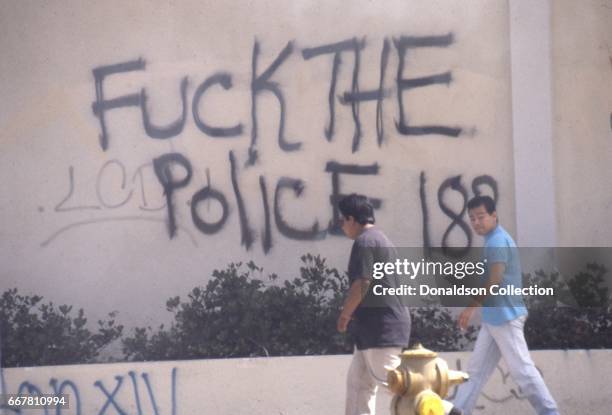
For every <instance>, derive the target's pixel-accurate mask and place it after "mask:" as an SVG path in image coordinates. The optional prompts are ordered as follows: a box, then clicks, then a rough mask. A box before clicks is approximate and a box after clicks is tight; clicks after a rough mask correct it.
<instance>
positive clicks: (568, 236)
mask: <svg viewBox="0 0 612 415" xmlns="http://www.w3.org/2000/svg"><path fill="white" fill-rule="evenodd" d="M551 3H552V17H551V21H552V34H553V35H552V36H553V42H552V52H551V55H552V75H553V98H554V154H555V186H556V188H557V192H556V202H557V203H556V205H557V215H558V216H557V218H558V224H559V240H558V245H560V246H611V245H612V224H611V223H610V220H609V217H610V212H612V192H610V189H611V188H612V163H610V160H612V2H610V1H581V2H576V1H571V0H560V1H553V2H551Z"/></svg>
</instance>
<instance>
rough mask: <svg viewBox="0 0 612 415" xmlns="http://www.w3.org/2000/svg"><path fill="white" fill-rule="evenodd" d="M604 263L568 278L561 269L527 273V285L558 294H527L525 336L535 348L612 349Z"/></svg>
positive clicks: (611, 318)
mask: <svg viewBox="0 0 612 415" xmlns="http://www.w3.org/2000/svg"><path fill="white" fill-rule="evenodd" d="M607 272H608V270H607V269H606V267H605V266H603V265H598V264H587V267H586V270H585V271H582V272H579V273H578V274H576V275H574V276H573V277H572V278H570V279H569V280H568V281H564V280H563V278H562V277H561V276H560V275H559V273H557V272H553V273H550V274H546V273H545V272H543V271H538V272H536V273H535V274H534V275H531V274H526V275H524V279H525V284H524V286H529V285H535V284H537V285H538V286H540V287H545V288H548V287H550V288H553V289H554V290H555V296H548V297H547V296H536V297H526V298H525V300H526V304H527V307H528V308H529V318H528V319H527V322H526V323H525V337H526V338H527V342H528V344H529V346H530V347H531V348H533V349H559V348H562V349H575V348H580V349H596V348H612V301H611V299H610V294H609V291H608V287H606V285H605V275H606V274H607Z"/></svg>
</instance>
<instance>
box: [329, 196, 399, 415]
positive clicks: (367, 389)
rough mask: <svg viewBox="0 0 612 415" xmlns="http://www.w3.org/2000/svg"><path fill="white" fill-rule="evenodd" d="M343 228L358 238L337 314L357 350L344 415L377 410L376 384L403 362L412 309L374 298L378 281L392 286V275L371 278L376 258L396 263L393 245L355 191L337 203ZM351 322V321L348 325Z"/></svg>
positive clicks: (339, 325)
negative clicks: (351, 336) (389, 277)
mask: <svg viewBox="0 0 612 415" xmlns="http://www.w3.org/2000/svg"><path fill="white" fill-rule="evenodd" d="M338 208H339V209H340V213H341V214H342V217H343V219H342V231H343V232H344V233H345V235H346V236H347V237H349V238H351V239H353V240H354V241H355V242H354V243H353V248H352V249H351V256H350V259H349V267H348V268H349V269H348V276H349V285H350V287H349V291H348V294H347V297H346V300H345V301H344V305H343V307H342V312H341V313H340V316H339V317H338V323H337V328H338V331H339V332H341V333H344V332H346V331H347V328H349V325H350V329H349V331H350V332H351V333H352V334H353V336H354V339H355V346H356V347H355V351H354V353H353V359H352V361H351V366H350V368H349V372H348V379H347V396H346V407H345V408H346V409H345V411H346V412H345V413H346V415H354V414H374V411H375V407H376V391H377V389H378V383H381V382H384V381H386V374H387V370H386V367H396V366H397V365H399V363H400V358H399V354H400V353H401V351H402V347H407V346H408V342H409V337H410V314H409V312H408V309H407V308H406V307H404V306H403V305H402V304H401V303H400V301H399V300H398V299H397V298H396V297H394V296H393V297H391V296H381V297H377V298H374V297H373V295H372V287H373V286H374V285H380V284H382V285H386V286H392V285H393V284H394V283H393V280H392V279H387V278H382V279H380V280H377V281H375V282H374V281H373V279H372V268H373V264H374V263H376V262H393V261H394V260H395V256H396V252H395V247H394V246H393V244H392V243H391V241H389V239H388V238H387V237H386V236H385V234H384V233H382V232H381V231H380V230H379V229H377V228H376V227H375V226H374V209H373V208H372V205H371V204H370V203H369V202H368V200H367V198H366V197H365V196H362V195H357V194H351V195H349V196H346V197H345V198H343V199H342V200H341V201H340V203H339V204H338ZM349 323H350V324H349Z"/></svg>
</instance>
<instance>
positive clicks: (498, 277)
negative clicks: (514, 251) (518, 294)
mask: <svg viewBox="0 0 612 415" xmlns="http://www.w3.org/2000/svg"><path fill="white" fill-rule="evenodd" d="M505 271H506V264H505V263H503V262H495V263H493V264H490V270H489V279H488V280H487V283H486V284H485V288H486V294H485V295H480V296H477V297H474V299H473V300H472V303H471V304H470V305H469V307H467V308H466V309H465V310H463V311H462V312H461V314H460V315H459V328H461V329H462V330H465V329H466V328H467V326H468V324H469V322H470V319H471V318H472V316H473V315H474V312H475V311H476V309H477V308H478V307H481V306H482V303H484V301H485V299H486V298H487V297H488V296H489V292H490V288H491V286H492V285H499V284H501V282H502V280H503V278H504V272H505Z"/></svg>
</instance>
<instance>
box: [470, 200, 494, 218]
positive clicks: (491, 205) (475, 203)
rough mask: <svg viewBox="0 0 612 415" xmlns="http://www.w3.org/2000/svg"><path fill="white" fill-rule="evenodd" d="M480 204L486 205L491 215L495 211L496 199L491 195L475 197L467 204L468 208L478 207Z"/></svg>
mask: <svg viewBox="0 0 612 415" xmlns="http://www.w3.org/2000/svg"><path fill="white" fill-rule="evenodd" d="M480 206H484V207H485V209H486V211H487V213H488V214H489V215H490V214H492V213H493V212H495V201H494V200H493V199H491V197H490V196H476V197H473V198H472V199H470V201H469V202H468V204H467V208H468V210H470V209H476V208H477V207H480Z"/></svg>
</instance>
